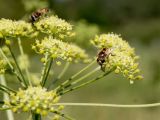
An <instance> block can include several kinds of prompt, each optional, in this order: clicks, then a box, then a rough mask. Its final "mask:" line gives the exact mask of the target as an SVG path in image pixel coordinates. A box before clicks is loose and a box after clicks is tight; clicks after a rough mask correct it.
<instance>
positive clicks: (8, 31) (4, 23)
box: [0, 18, 37, 38]
mask: <svg viewBox="0 0 160 120" xmlns="http://www.w3.org/2000/svg"><path fill="white" fill-rule="evenodd" d="M36 34H37V33H36V32H34V29H33V27H32V25H31V24H30V23H26V22H25V21H22V20H21V21H13V20H9V19H3V18H2V19H0V36H1V38H4V37H17V36H18V37H33V36H35V35H36Z"/></svg>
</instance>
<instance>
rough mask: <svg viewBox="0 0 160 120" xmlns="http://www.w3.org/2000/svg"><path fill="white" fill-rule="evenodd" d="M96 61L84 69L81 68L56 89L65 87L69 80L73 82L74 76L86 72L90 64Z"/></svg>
mask: <svg viewBox="0 0 160 120" xmlns="http://www.w3.org/2000/svg"><path fill="white" fill-rule="evenodd" d="M94 63H95V60H94V61H93V62H91V63H90V64H89V65H87V66H86V67H85V68H83V69H82V70H80V71H79V72H77V73H76V74H74V75H73V76H71V77H70V78H69V79H68V80H65V81H64V82H63V83H62V84H61V85H59V86H58V87H57V88H55V90H58V89H61V88H63V86H64V85H66V84H68V83H69V82H71V81H72V80H73V79H74V78H76V77H77V76H78V75H79V74H81V73H82V72H84V71H85V70H86V69H88V68H89V67H90V66H92V65H93V64H94Z"/></svg>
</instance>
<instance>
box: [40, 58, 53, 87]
mask: <svg viewBox="0 0 160 120" xmlns="http://www.w3.org/2000/svg"><path fill="white" fill-rule="evenodd" d="M52 63H53V59H52V58H51V59H50V61H49V66H48V69H47V71H46V74H45V77H44V80H43V81H42V87H44V85H45V83H46V81H47V79H48V75H49V72H50V70H51V67H52Z"/></svg>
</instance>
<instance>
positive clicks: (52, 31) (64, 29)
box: [34, 16, 74, 39]
mask: <svg viewBox="0 0 160 120" xmlns="http://www.w3.org/2000/svg"><path fill="white" fill-rule="evenodd" d="M34 25H35V27H36V28H37V30H38V31H40V32H42V33H46V34H49V35H54V36H55V37H56V38H60V39H63V38H65V37H71V36H73V35H74V33H73V32H72V25H70V24H69V23H67V22H66V21H65V20H62V19H60V18H58V17H57V16H50V17H45V18H43V19H40V20H39V21H38V22H36V23H35V24H34Z"/></svg>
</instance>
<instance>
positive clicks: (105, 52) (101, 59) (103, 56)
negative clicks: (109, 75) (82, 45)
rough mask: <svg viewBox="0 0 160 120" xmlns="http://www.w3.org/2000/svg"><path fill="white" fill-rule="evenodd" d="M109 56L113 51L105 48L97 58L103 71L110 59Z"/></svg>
mask: <svg viewBox="0 0 160 120" xmlns="http://www.w3.org/2000/svg"><path fill="white" fill-rule="evenodd" d="M109 55H112V53H111V49H107V48H103V49H102V50H101V51H100V52H99V53H98V56H97V63H98V64H99V65H100V66H101V69H102V70H103V71H104V70H105V68H104V63H105V62H106V59H108V57H109Z"/></svg>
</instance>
